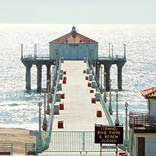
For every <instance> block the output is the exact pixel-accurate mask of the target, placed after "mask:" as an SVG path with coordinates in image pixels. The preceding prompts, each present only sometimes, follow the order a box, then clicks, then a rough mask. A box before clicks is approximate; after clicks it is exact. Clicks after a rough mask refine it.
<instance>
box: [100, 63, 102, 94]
mask: <svg viewBox="0 0 156 156" xmlns="http://www.w3.org/2000/svg"><path fill="white" fill-rule="evenodd" d="M100 69H101V88H100V91H101V94H102V66H100Z"/></svg>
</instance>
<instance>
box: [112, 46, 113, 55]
mask: <svg viewBox="0 0 156 156" xmlns="http://www.w3.org/2000/svg"><path fill="white" fill-rule="evenodd" d="M112 58H113V45H112Z"/></svg>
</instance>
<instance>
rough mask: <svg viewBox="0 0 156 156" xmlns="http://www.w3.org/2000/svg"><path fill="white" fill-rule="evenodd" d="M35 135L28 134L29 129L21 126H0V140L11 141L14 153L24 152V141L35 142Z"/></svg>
mask: <svg viewBox="0 0 156 156" xmlns="http://www.w3.org/2000/svg"><path fill="white" fill-rule="evenodd" d="M35 141H36V137H34V136H29V130H27V129H22V128H0V142H9V143H13V152H14V154H15V153H16V154H24V153H25V143H35Z"/></svg>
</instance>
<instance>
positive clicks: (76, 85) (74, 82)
mask: <svg viewBox="0 0 156 156" xmlns="http://www.w3.org/2000/svg"><path fill="white" fill-rule="evenodd" d="M61 69H63V70H64V71H66V75H64V76H66V77H67V82H66V84H62V85H63V86H62V92H63V93H64V94H65V99H62V100H61V102H60V103H64V110H60V114H59V115H55V116H54V123H53V130H54V131H57V130H59V131H60V130H63V131H66V130H67V131H94V126H95V123H101V124H106V125H108V124H109V123H108V120H107V118H106V115H105V113H104V111H103V108H102V106H101V104H100V102H96V104H92V103H91V98H92V97H95V93H96V91H95V89H94V93H90V90H91V89H92V88H91V87H88V82H89V81H88V80H85V76H87V74H84V73H83V70H85V69H87V65H86V63H84V62H83V61H65V62H64V63H63V64H62V65H61ZM97 110H101V111H102V117H97V116H96V113H97ZM61 120H63V124H64V125H63V126H64V128H63V129H58V121H61Z"/></svg>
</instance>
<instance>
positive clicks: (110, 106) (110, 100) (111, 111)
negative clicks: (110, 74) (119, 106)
mask: <svg viewBox="0 0 156 156" xmlns="http://www.w3.org/2000/svg"><path fill="white" fill-rule="evenodd" d="M111 82H112V80H111V79H110V80H109V85H110V91H109V107H108V110H109V113H110V115H112V114H113V110H112V93H111Z"/></svg>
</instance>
